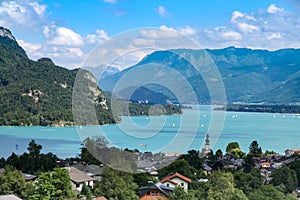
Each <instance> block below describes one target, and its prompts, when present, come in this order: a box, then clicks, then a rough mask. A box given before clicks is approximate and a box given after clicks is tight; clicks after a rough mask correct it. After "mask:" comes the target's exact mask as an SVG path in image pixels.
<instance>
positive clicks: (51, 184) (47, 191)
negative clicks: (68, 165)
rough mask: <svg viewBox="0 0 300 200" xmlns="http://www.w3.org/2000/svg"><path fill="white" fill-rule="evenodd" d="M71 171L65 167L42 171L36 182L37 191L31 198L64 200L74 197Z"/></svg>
mask: <svg viewBox="0 0 300 200" xmlns="http://www.w3.org/2000/svg"><path fill="white" fill-rule="evenodd" d="M74 196H75V193H74V191H73V190H72V185H71V179H70V176H69V173H68V171H67V170H66V169H64V168H56V169H55V170H54V171H52V172H44V173H42V174H41V175H40V176H39V177H38V179H37V182H36V184H35V193H34V195H33V196H31V199H36V200H37V199H43V200H52V199H57V200H63V199H65V198H71V197H74Z"/></svg>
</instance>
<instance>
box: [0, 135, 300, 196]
mask: <svg viewBox="0 0 300 200" xmlns="http://www.w3.org/2000/svg"><path fill="white" fill-rule="evenodd" d="M89 142H91V140H89ZM85 144H87V143H85ZM94 144H95V146H96V143H94ZM41 149H42V146H41V145H40V144H37V143H36V142H35V141H34V140H32V141H31V142H30V143H29V145H28V153H24V154H22V155H16V154H14V153H12V154H11V156H9V157H8V158H7V159H4V158H1V159H0V168H1V169H0V194H1V195H0V199H6V200H8V199H12V200H14V199H16V200H17V199H18V200H20V199H73V200H75V199H81V200H84V199H86V200H89V199H92V200H105V199H140V200H145V199H157V200H158V199H170V200H174V199H183V200H185V199H186V200H190V199H195V200H196V199H265V198H266V197H268V198H271V199H297V198H298V199H299V198H300V187H299V182H300V180H299V177H300V149H297V148H291V149H287V150H286V151H285V154H284V155H279V154H277V153H276V152H273V151H266V152H265V153H263V152H262V148H261V147H260V146H259V144H258V142H257V141H252V143H251V144H250V146H249V152H247V153H244V152H242V151H241V150H240V148H239V144H238V143H237V142H231V143H229V144H228V145H227V147H226V152H224V153H223V152H222V151H221V150H220V149H219V150H217V151H216V152H215V153H213V152H212V150H211V148H210V140H209V135H207V136H206V140H205V145H204V148H202V149H201V150H190V151H188V152H187V153H186V154H177V153H169V154H164V153H159V154H152V153H151V152H139V151H138V150H129V149H125V150H124V152H125V151H126V152H127V153H128V152H130V153H131V154H132V155H134V156H133V157H135V158H137V159H136V161H137V162H136V169H137V172H138V173H128V172H122V171H119V170H116V169H113V168H111V167H112V166H113V165H112V164H108V165H106V164H104V163H102V162H101V160H100V161H99V160H97V159H95V157H94V156H93V155H92V154H91V153H90V152H89V150H90V149H88V147H87V145H86V146H83V147H82V148H81V154H80V155H78V157H76V158H67V159H59V158H57V157H56V156H55V155H54V154H52V153H48V154H42V153H41V152H40V151H41ZM120 152H122V151H121V150H120ZM114 155H116V154H114ZM123 165H126V161H125V162H123Z"/></svg>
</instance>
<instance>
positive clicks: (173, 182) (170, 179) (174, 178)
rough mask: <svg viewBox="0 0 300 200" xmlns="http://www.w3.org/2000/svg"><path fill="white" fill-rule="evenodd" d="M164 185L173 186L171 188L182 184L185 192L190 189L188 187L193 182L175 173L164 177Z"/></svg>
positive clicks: (162, 181)
mask: <svg viewBox="0 0 300 200" xmlns="http://www.w3.org/2000/svg"><path fill="white" fill-rule="evenodd" d="M160 182H161V183H162V184H163V185H165V186H167V187H171V188H175V187H176V186H180V187H182V188H183V189H184V191H185V192H187V191H188V187H189V183H191V182H192V180H191V179H189V178H187V177H185V176H183V175H181V174H178V173H175V174H172V175H169V176H167V177H165V178H164V179H162V180H161V181H160Z"/></svg>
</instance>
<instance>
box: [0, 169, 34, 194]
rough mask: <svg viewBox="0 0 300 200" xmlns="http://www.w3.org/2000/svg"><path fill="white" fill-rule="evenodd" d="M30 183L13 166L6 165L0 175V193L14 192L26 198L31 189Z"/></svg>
mask: <svg viewBox="0 0 300 200" xmlns="http://www.w3.org/2000/svg"><path fill="white" fill-rule="evenodd" d="M30 185H32V183H30V182H29V183H26V182H25V178H24V176H23V174H22V173H21V172H20V171H18V170H16V169H14V168H13V167H10V166H6V168H5V172H4V173H3V174H2V176H0V194H15V195H17V196H19V197H21V198H27V197H28V196H27V195H28V194H29V193H30V192H31V191H32V187H30Z"/></svg>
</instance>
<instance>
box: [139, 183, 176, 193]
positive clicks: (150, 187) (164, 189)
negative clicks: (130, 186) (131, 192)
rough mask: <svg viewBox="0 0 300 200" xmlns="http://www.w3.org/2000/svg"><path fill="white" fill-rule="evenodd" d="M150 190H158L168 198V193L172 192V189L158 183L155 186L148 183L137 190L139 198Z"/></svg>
mask: <svg viewBox="0 0 300 200" xmlns="http://www.w3.org/2000/svg"><path fill="white" fill-rule="evenodd" d="M150 190H159V191H160V192H161V193H163V194H164V195H166V196H169V193H170V192H172V191H173V190H174V188H171V187H167V186H165V185H163V184H162V183H160V182H158V183H156V184H154V183H150V184H148V185H147V186H145V187H141V188H139V194H140V197H141V196H144V195H145V194H146V193H147V192H148V191H150Z"/></svg>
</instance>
